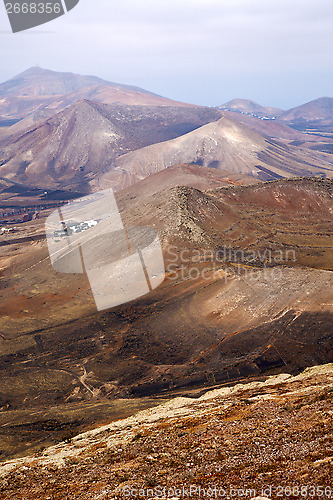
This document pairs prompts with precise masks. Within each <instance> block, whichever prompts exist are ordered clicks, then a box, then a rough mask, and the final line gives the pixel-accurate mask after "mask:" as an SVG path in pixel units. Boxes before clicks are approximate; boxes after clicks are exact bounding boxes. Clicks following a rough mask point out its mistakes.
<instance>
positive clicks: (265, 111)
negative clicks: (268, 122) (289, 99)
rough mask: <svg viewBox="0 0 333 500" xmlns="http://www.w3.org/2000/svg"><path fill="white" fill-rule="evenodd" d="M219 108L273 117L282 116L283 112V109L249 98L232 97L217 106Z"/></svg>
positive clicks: (260, 116) (262, 116)
mask: <svg viewBox="0 0 333 500" xmlns="http://www.w3.org/2000/svg"><path fill="white" fill-rule="evenodd" d="M217 108H218V109H222V110H225V111H234V112H237V113H244V114H246V115H252V116H256V117H257V118H273V117H277V116H280V115H281V114H282V113H283V111H282V109H278V108H272V107H268V106H267V107H266V106H261V105H260V104H257V103H256V102H254V101H250V100H247V99H232V100H231V101H228V102H226V103H225V104H221V106H217Z"/></svg>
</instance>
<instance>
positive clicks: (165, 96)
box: [0, 64, 333, 111]
mask: <svg viewBox="0 0 333 500" xmlns="http://www.w3.org/2000/svg"><path fill="white" fill-rule="evenodd" d="M34 68H36V69H37V68H38V69H41V70H44V71H50V72H54V73H72V74H76V75H80V76H88V77H93V78H99V79H101V80H104V81H105V82H108V83H114V84H119V85H127V86H133V87H138V88H140V89H141V90H144V91H147V92H151V93H154V94H156V95H157V96H159V97H164V98H166V99H170V100H177V101H179V102H184V103H187V104H193V105H196V106H207V107H213V108H215V107H219V106H223V105H224V104H226V103H228V102H231V101H233V100H242V101H251V102H254V103H255V104H258V105H260V106H263V107H273V108H278V107H277V106H275V105H274V104H271V103H268V104H266V103H265V104H264V103H262V102H261V101H256V100H255V99H254V98H251V97H240V96H235V97H232V98H231V99H228V100H224V101H223V102H220V103H219V104H214V105H207V104H200V103H197V102H188V101H180V100H179V99H175V98H173V97H170V96H168V95H161V94H158V93H157V92H155V91H154V90H153V89H151V88H143V87H140V86H139V85H137V84H135V83H132V82H119V81H115V80H112V79H106V78H104V77H101V76H100V75H98V74H91V73H87V72H81V73H77V72H74V71H68V70H66V71H64V70H55V69H52V68H46V67H43V66H39V65H37V64H36V65H34V66H30V67H27V68H25V69H23V70H22V71H19V72H18V73H16V74H14V75H12V76H11V77H9V78H7V79H6V80H2V81H0V85H1V84H3V83H6V82H7V81H9V80H11V79H13V78H15V77H17V76H19V75H20V74H22V73H25V72H26V71H29V70H31V69H34ZM325 98H328V99H333V97H331V96H324V95H322V96H318V97H315V98H314V99H311V100H310V101H306V102H301V103H299V104H296V105H295V106H292V107H291V108H288V109H287V108H278V109H280V110H282V111H288V110H290V109H293V108H295V107H298V106H302V105H304V104H308V103H309V102H312V101H315V100H318V99H325Z"/></svg>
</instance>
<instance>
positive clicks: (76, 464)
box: [0, 364, 333, 500]
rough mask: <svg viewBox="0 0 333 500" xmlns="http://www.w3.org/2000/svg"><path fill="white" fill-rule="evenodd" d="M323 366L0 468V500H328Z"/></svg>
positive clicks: (185, 403)
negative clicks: (249, 499) (259, 498)
mask: <svg viewBox="0 0 333 500" xmlns="http://www.w3.org/2000/svg"><path fill="white" fill-rule="evenodd" d="M332 401H333V364H330V365H324V366H320V367H314V368H310V369H307V370H306V371H305V372H304V373H303V374H300V375H298V376H297V377H291V376H290V375H279V376H276V377H271V378H269V379H268V380H267V381H266V382H253V383H249V384H243V385H242V384H238V385H236V386H234V387H231V388H221V389H216V390H214V391H211V392H209V393H206V394H205V395H204V396H202V397H201V398H198V399H190V398H176V399H175V400H172V401H170V402H169V403H165V404H164V405H160V406H158V407H156V408H153V409H149V410H144V411H142V412H139V413H137V414H136V415H134V416H133V417H130V418H127V419H125V420H121V421H118V422H114V423H112V424H110V425H108V426H104V427H102V428H99V429H96V430H94V431H91V432H88V433H85V434H82V435H80V436H77V437H76V438H74V439H72V441H70V442H66V443H61V444H60V445H57V446H54V447H52V448H49V449H47V450H45V451H44V452H43V454H41V455H39V456H36V455H35V456H32V457H29V458H24V459H20V460H14V461H11V462H7V463H4V464H1V466H0V475H1V487H0V498H1V500H6V499H13V500H14V499H15V500H23V499H25V500H39V499H43V500H51V499H52V500H58V499H59V500H66V499H68V500H69V499H80V500H86V499H87V500H88V499H89V500H91V499H101V500H102V499H123V498H147V497H148V498H160V499H163V498H164V499H166V498H168V499H171V498H172V499H176V498H177V499H182V498H193V499H199V498H225V499H226V498H228V499H233V498H235V499H238V498H255V497H268V498H273V499H279V498H282V499H286V498H292V499H296V498H300V499H301V498H309V499H312V498H320V499H323V500H326V499H327V498H333V481H332V479H333V407H332Z"/></svg>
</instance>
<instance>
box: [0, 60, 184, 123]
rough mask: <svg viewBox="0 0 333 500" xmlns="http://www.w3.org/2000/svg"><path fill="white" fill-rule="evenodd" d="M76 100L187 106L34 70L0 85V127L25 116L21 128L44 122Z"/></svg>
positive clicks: (108, 84)
mask: <svg viewBox="0 0 333 500" xmlns="http://www.w3.org/2000/svg"><path fill="white" fill-rule="evenodd" d="M80 99H89V100H94V101H96V102H102V103H105V104H113V103H115V102H118V103H123V104H129V105H148V106H180V107H182V106H187V104H185V103H180V102H175V101H172V100H170V99H166V98H164V97H161V96H158V95H156V94H153V93H152V92H148V91H147V90H144V89H141V88H138V87H133V86H130V85H123V84H120V83H113V82H108V81H105V80H102V79H101V78H97V77H95V76H82V75H76V74H73V73H60V72H56V71H50V70H47V69H42V68H38V67H35V68H30V69H28V70H26V71H24V72H23V73H20V74H19V75H17V76H15V77H14V78H11V79H10V80H8V81H7V82H5V83H2V84H1V85H0V125H1V122H2V125H3V126H9V125H11V124H13V123H15V121H17V120H21V119H22V118H26V117H27V116H28V115H29V117H30V118H29V121H27V119H25V122H24V124H23V127H25V126H26V123H28V124H32V122H33V121H34V122H38V121H40V120H42V119H43V118H48V117H49V116H51V115H52V114H55V113H56V112H57V111H60V110H62V109H64V108H66V107H67V106H69V105H71V104H74V103H75V102H76V101H78V100H80ZM21 128H22V126H21Z"/></svg>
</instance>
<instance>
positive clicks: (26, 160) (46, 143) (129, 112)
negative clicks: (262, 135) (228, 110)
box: [0, 100, 221, 191]
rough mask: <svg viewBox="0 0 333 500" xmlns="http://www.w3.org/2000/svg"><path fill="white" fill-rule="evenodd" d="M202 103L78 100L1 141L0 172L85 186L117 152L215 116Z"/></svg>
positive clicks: (48, 184)
mask: <svg viewBox="0 0 333 500" xmlns="http://www.w3.org/2000/svg"><path fill="white" fill-rule="evenodd" d="M220 116H221V112H220V111H218V110H215V109H212V108H203V107H195V106H193V107H190V106H187V107H180V108H178V107H172V106H128V105H123V104H113V105H105V104H99V103H95V102H92V101H87V100H83V101H79V102H77V103H76V104H74V105H72V106H69V107H68V108H66V109H65V110H64V111H61V112H59V113H57V114H56V115H54V116H52V117H51V118H49V119H48V120H46V121H44V122H42V123H41V124H39V125H37V126H35V127H31V128H29V129H28V130H26V131H24V132H17V133H16V134H14V135H11V136H9V137H7V138H4V139H2V141H0V147H1V151H2V152H1V159H0V164H1V167H0V175H1V176H3V177H6V178H9V179H11V180H14V181H16V182H21V183H26V184H31V185H37V186H41V187H44V188H55V187H60V188H66V189H77V190H79V191H80V190H81V191H82V190H87V187H89V186H88V183H89V182H90V181H91V180H92V179H94V177H96V175H97V174H99V173H102V172H105V171H108V170H110V169H112V168H113V167H114V166H115V159H116V157H118V156H120V155H123V154H124V153H127V152H128V151H133V150H136V149H139V148H142V147H144V146H147V145H150V144H153V143H157V142H161V141H166V140H169V139H173V138H175V137H178V136H179V135H182V134H185V133H187V132H189V131H193V130H194V129H196V128H198V127H200V126H202V125H204V124H207V123H209V122H211V121H213V120H217V119H218V118H220Z"/></svg>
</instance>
